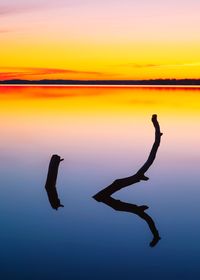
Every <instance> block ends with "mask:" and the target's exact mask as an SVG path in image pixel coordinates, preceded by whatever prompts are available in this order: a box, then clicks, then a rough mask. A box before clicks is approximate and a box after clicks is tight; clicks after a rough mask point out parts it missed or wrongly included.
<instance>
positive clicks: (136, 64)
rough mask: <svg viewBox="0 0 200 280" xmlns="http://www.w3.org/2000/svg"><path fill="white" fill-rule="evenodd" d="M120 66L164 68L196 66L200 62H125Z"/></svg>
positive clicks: (199, 64)
mask: <svg viewBox="0 0 200 280" xmlns="http://www.w3.org/2000/svg"><path fill="white" fill-rule="evenodd" d="M120 66H123V67H131V68H158V67H162V68H163V67H165V68H168V67H169V68H171V67H197V66H200V62H194V63H177V64H164V63H163V64H153V63H149V64H139V63H127V64H121V65H120Z"/></svg>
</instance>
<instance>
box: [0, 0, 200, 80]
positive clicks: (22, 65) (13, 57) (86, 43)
mask: <svg viewBox="0 0 200 280" xmlns="http://www.w3.org/2000/svg"><path fill="white" fill-rule="evenodd" d="M199 11H200V1H199V0H168V1H160V0H123V1H121V0H101V1H97V0H56V1H54V0H29V1H27V0H26V1H25V0H0V44H1V53H0V80H5V79H34V80H37V79H152V78H153V79H155V78H200V74H199V73H200V52H199V49H200V36H199V26H200V16H199Z"/></svg>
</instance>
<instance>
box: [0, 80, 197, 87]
mask: <svg viewBox="0 0 200 280" xmlns="http://www.w3.org/2000/svg"><path fill="white" fill-rule="evenodd" d="M0 84H8V85H122V86H123V85H161V86H162V85H163V86H165V85H166V86H167V85H171V86H200V79H178V80H177V79H152V80H4V81H0Z"/></svg>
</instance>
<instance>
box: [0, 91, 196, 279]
mask: <svg viewBox="0 0 200 280" xmlns="http://www.w3.org/2000/svg"><path fill="white" fill-rule="evenodd" d="M153 114H157V116H158V122H159V124H160V129H161V132H163V136H162V138H161V144H160V147H159V148H158V151H157V155H156V159H155V161H154V162H153V164H152V166H151V167H150V168H149V170H148V171H147V172H146V174H145V175H146V176H148V177H149V180H148V181H141V182H139V183H136V184H133V185H131V186H128V187H126V188H123V189H121V190H120V191H118V192H116V193H114V194H113V198H115V199H119V200H121V201H123V202H125V203H130V204H134V205H138V206H140V205H147V206H148V207H149V209H147V210H145V212H146V213H147V214H148V215H149V216H150V217H151V219H152V220H153V221H154V223H155V226H156V228H157V230H158V232H159V235H160V237H161V239H160V240H159V242H158V243H157V244H156V245H155V246H154V247H150V246H149V243H150V242H151V241H152V233H151V231H150V228H149V226H148V224H147V223H146V221H145V220H144V219H142V218H141V217H139V216H138V215H137V214H134V213H128V212H121V211H116V210H114V209H113V208H111V207H110V206H109V205H106V204H105V203H102V202H97V201H96V200H95V199H93V198H92V197H93V196H94V195H95V194H96V193H97V192H99V191H100V190H102V189H103V188H105V187H106V186H108V185H110V184H111V183H112V182H113V181H114V180H116V179H119V178H123V177H127V176H131V175H133V174H135V173H136V172H137V171H138V169H139V168H140V167H141V166H142V165H143V164H144V163H145V162H146V160H147V158H148V156H149V153H150V150H151V147H152V144H153V142H154V136H155V132H154V127H153V124H152V122H151V116H152V115H153ZM0 131H1V140H0V200H1V202H0V223H1V230H0V273H1V279H5V280H16V279H20V280H27V279H28V280H32V279H33V280H35V279H38V280H51V279H59V280H64V279H69V280H79V279H80V280H82V279H89V280H90V279H91V280H93V279H94V280H99V279H105V280H107V279H116V280H118V279H123V280H131V279H137V280H140V279H141V280H143V279H147V278H148V279H156V280H157V279H162V280H165V279H166V280H168V279H171V280H190V279H194V280H196V279H200V266H199V260H200V242H199V236H200V218H199V213H200V172H199V170H200V149H199V147H200V89H198V88H186V87H177V88H171V87H166V88H164V87H57V86H56V87H55V86H54V87H49V86H43V87H42V86H34V87H30V86H27V87H25V86H1V87H0ZM53 154H57V155H59V156H60V157H61V158H64V161H62V162H60V164H59V170H58V178H57V184H56V187H57V195H58V197H57V198H59V199H60V203H61V204H63V205H64V207H59V208H58V210H57V211H56V210H55V209H53V208H52V205H51V204H50V200H49V197H50V196H49V193H48V192H47V188H46V189H45V183H46V178H47V172H48V166H49V162H50V159H51V156H52V155H53Z"/></svg>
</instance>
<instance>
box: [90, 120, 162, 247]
mask: <svg viewBox="0 0 200 280" xmlns="http://www.w3.org/2000/svg"><path fill="white" fill-rule="evenodd" d="M152 123H153V125H154V128H155V141H154V144H153V146H152V149H151V151H150V154H149V157H148V159H147V161H146V162H145V163H144V165H143V166H142V167H141V168H140V169H139V170H138V171H137V172H136V173H135V174H134V175H132V176H130V177H126V178H122V179H117V180H115V181H114V182H113V183H112V184H111V185H109V186H108V187H106V188H105V189H103V190H101V191H100V192H98V193H97V194H96V195H94V196H93V198H94V199H95V200H97V201H99V202H103V203H105V204H107V205H108V206H110V207H112V208H113V209H115V210H118V211H125V212H131V213H134V214H136V215H138V216H139V217H140V218H142V219H143V220H145V221H146V222H147V224H148V226H149V228H150V230H151V232H152V234H153V240H152V241H151V243H150V246H152V247H153V246H155V245H156V244H157V242H158V241H159V239H160V237H159V233H158V230H157V229H156V226H155V223H154V221H153V219H152V218H151V217H150V216H149V215H148V214H146V213H145V212H144V211H145V210H146V209H148V207H147V206H137V205H134V204H130V203H125V202H122V201H120V200H116V199H114V198H112V197H111V195H112V194H113V193H115V192H117V191H119V190H120V189H122V188H125V187H127V186H130V185H132V184H135V183H138V182H140V181H142V180H143V181H147V180H149V178H148V177H146V176H145V172H146V171H147V170H148V169H149V167H150V166H151V165H152V163H153V162H154V160H155V157H156V153H157V150H158V147H159V145H160V140H161V136H162V133H161V132H160V126H159V123H158V121H157V115H153V116H152Z"/></svg>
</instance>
